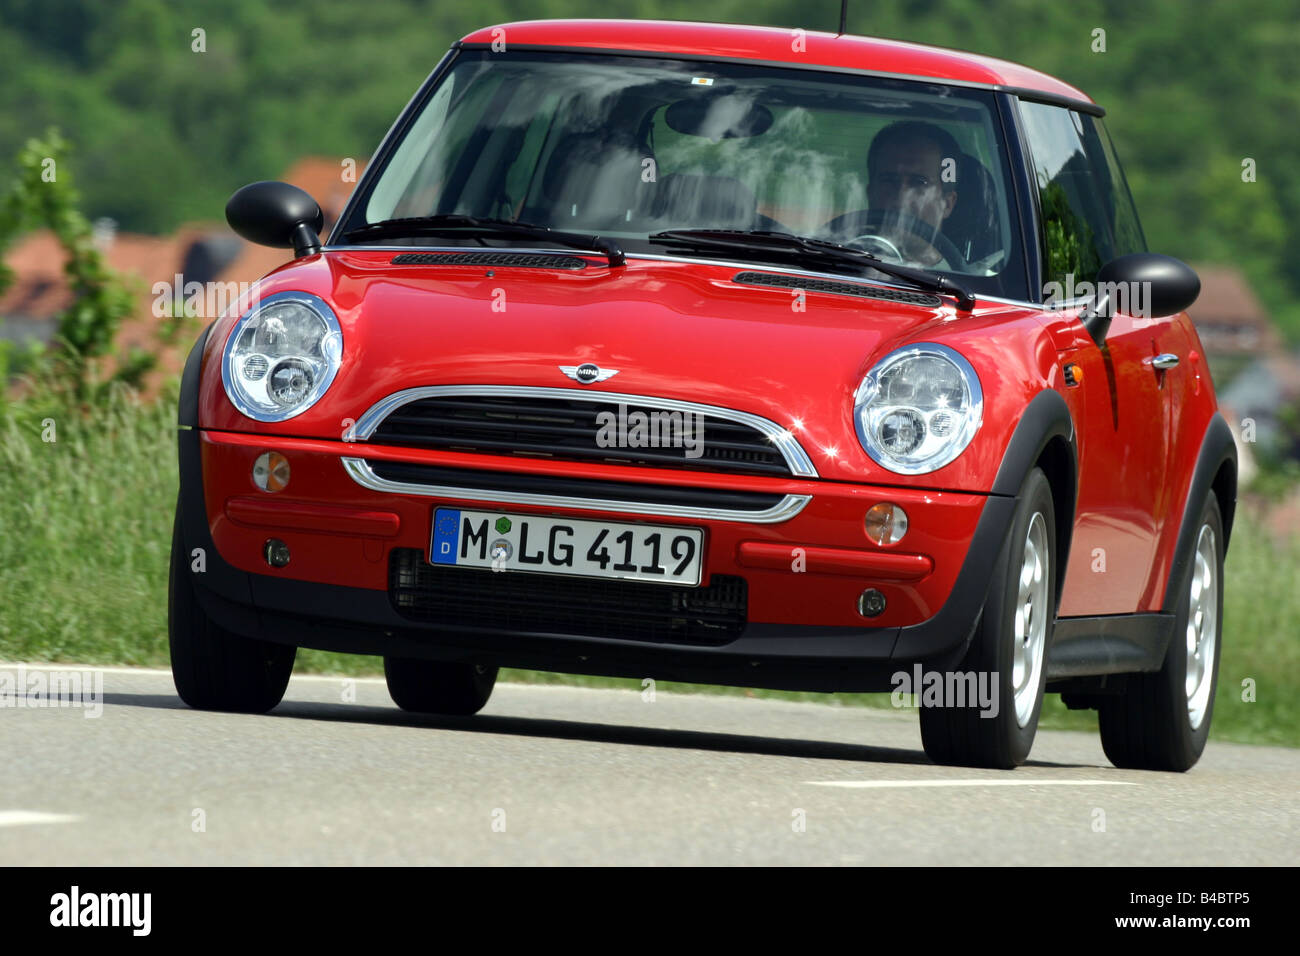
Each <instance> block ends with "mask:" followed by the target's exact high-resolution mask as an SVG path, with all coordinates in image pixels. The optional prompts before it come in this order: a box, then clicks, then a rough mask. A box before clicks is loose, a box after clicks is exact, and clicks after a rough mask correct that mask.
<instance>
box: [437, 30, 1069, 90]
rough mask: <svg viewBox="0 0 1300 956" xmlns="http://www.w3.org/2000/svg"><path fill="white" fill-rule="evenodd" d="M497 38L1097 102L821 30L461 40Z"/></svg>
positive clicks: (568, 33)
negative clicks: (939, 82)
mask: <svg viewBox="0 0 1300 956" xmlns="http://www.w3.org/2000/svg"><path fill="white" fill-rule="evenodd" d="M498 31H501V32H498ZM796 39H801V40H802V42H801V43H797V42H796ZM495 40H504V41H505V43H506V49H507V50H509V49H510V48H511V47H512V46H524V47H536V46H550V47H569V48H581V49H588V48H590V49H598V50H628V51H638V52H647V53H668V54H680V55H688V56H703V57H715V58H733V59H743V60H762V61H768V62H773V63H789V64H792V65H804V66H810V65H811V66H827V67H837V68H847V69H856V70H863V71H866V72H870V73H875V74H882V73H883V74H893V75H897V76H907V77H920V78H925V79H936V80H946V81H950V82H957V83H973V84H980V85H987V86H1003V87H1010V88H1015V89H1026V90H1035V91H1038V92H1040V93H1046V94H1048V95H1051V96H1064V97H1068V98H1069V99H1073V100H1081V101H1083V102H1086V103H1091V102H1093V101H1092V99H1091V98H1090V97H1089V96H1088V95H1087V94H1086V93H1084V92H1082V91H1081V90H1079V89H1077V88H1075V87H1073V86H1071V85H1069V84H1068V83H1063V82H1061V81H1060V80H1058V79H1056V78H1055V77H1053V76H1048V75H1047V74H1046V73H1042V72H1040V71H1038V70H1034V69H1031V68H1029V67H1027V66H1021V65H1020V64H1018V63H1010V62H1008V61H1006V60H998V59H995V58H993V57H988V56H980V55H979V54H976V53H964V52H961V51H959V50H947V49H944V48H942V47H934V46H925V45H923V44H920V43H905V42H903V41H900V40H882V39H877V38H874V37H859V36H851V35H848V34H844V35H837V34H834V33H823V32H820V31H815V30H800V31H795V30H794V29H786V28H780V27H754V26H739V25H733V24H724V23H686V22H680V21H665V20H527V21H521V22H518V23H504V24H498V25H496V26H491V27H484V28H483V29H481V30H476V31H474V32H473V33H471V34H469V35H468V36H466V37H464V38H463V39H462V41H461V42H462V43H474V44H490V43H492V42H494V41H495Z"/></svg>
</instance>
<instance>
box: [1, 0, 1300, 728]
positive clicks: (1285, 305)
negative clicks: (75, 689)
mask: <svg viewBox="0 0 1300 956" xmlns="http://www.w3.org/2000/svg"><path fill="white" fill-rule="evenodd" d="M1296 13H1297V11H1296V8H1295V4H1294V2H1293V0H1238V2H1236V3H1234V4H1232V5H1227V4H1221V3H1214V2H1210V0H1080V2H1074V3H1071V4H1061V3H1056V2H1052V0H894V2H892V3H888V4H882V3H868V2H866V0H856V2H850V5H849V19H848V29H849V32H851V33H857V34H864V35H873V36H882V37H889V38H895V39H904V40H913V41H918V42H924V43H930V44H937V45H940V46H948V47H954V48H957V49H962V50H969V51H973V52H978V53H983V54H988V55H992V56H997V57H1002V58H1005V59H1010V60H1014V61H1017V62H1021V63H1025V64H1027V65H1030V66H1033V67H1036V68H1039V69H1042V70H1045V71H1047V72H1048V73H1051V74H1053V75H1056V76H1058V77H1060V78H1062V79H1064V80H1066V81H1067V82H1070V83H1072V84H1074V85H1076V86H1078V87H1080V88H1082V89H1083V90H1085V91H1086V92H1087V93H1089V94H1090V95H1091V96H1092V97H1093V98H1094V99H1096V100H1097V101H1098V102H1099V103H1101V104H1102V105H1103V106H1105V107H1107V108H1108V111H1109V112H1108V116H1107V124H1108V126H1109V128H1110V131H1111V134H1112V136H1113V137H1114V139H1115V141H1116V144H1117V146H1118V149H1119V151H1120V155H1121V159H1122V161H1123V162H1124V164H1125V167H1126V172H1127V175H1128V178H1129V183H1130V186H1131V187H1132V190H1133V193H1134V196H1135V198H1136V200H1137V204H1138V208H1139V211H1140V213H1141V216H1142V222H1143V226H1144V228H1145V231H1146V235H1147V240H1148V244H1149V246H1150V248H1151V249H1152V250H1153V251H1158V252H1162V253H1167V254H1169V255H1174V256H1178V257H1179V258H1182V259H1184V260H1186V261H1188V262H1190V263H1191V264H1192V265H1193V266H1194V267H1195V268H1196V269H1197V271H1198V272H1199V273H1200V275H1201V279H1202V284H1203V288H1202V293H1201V297H1200V299H1199V301H1198V302H1197V303H1196V305H1195V306H1194V307H1193V308H1192V310H1191V314H1192V316H1193V319H1194V320H1195V322H1196V324H1197V327H1198V330H1199V332H1200V335H1201V338H1202V341H1203V343H1204V345H1205V349H1206V352H1207V353H1208V356H1209V360H1210V365H1211V369H1212V371H1213V374H1214V378H1215V385H1216V388H1217V389H1218V393H1219V398H1220V403H1221V405H1222V406H1223V407H1224V411H1225V416H1226V417H1227V419H1228V421H1229V423H1230V424H1231V425H1232V426H1233V428H1234V430H1236V431H1237V433H1238V437H1239V443H1238V445H1239V451H1240V454H1241V458H1242V478H1243V482H1242V499H1243V505H1242V508H1241V512H1240V513H1241V519H1240V520H1239V523H1238V525H1237V531H1236V533H1235V534H1234V536H1233V542H1232V550H1231V551H1230V553H1229V558H1228V584H1227V607H1226V615H1225V620H1226V624H1225V632H1224V635H1225V636H1224V651H1223V664H1222V671H1221V674H1220V684H1219V697H1218V702H1217V704H1216V713H1215V730H1214V732H1215V734H1216V736H1227V737H1230V738H1232V739H1239V740H1245V741H1259V742H1265V741H1268V742H1282V743H1289V744H1292V745H1297V744H1300V713H1298V712H1297V700H1298V699H1300V694H1298V693H1297V691H1298V690H1300V633H1298V632H1300V361H1298V359H1300V351H1298V349H1300V150H1298V149H1297V146H1300V135H1298V134H1297V121H1298V120H1300V60H1297V58H1296V56H1295V51H1296V50H1297V49H1300V17H1297V15H1296ZM559 17H627V18H658V19H682V20H689V19H702V18H707V19H709V20H712V21H720V22H737V23H755V24H766V25H773V26H783V27H791V28H793V27H802V28H804V29H806V30H829V31H834V30H835V29H836V28H837V25H838V20H839V3H838V0H744V2H739V0H715V2H714V3H712V4H710V5H708V6H707V7H705V8H701V7H700V6H699V4H698V3H689V2H684V0H637V2H625V3H611V2H599V3H598V2H587V0H518V2H506V0H480V2H478V3H475V4H472V5H464V4H453V3H450V2H429V0H384V2H382V3H373V4H367V5H364V6H358V5H357V4H355V3H351V2H345V0H314V2H312V3H310V4H302V5H297V6H296V7H295V8H293V9H286V8H285V5H271V4H266V3H264V2H262V0H205V2H201V3H200V2H190V0H116V2H114V3H112V4H105V3H102V2H96V0H0V170H3V171H4V172H5V173H6V175H4V176H3V178H2V179H0V184H3V185H2V186H0V253H2V255H3V259H2V261H3V266H2V267H0V384H3V387H4V389H5V400H4V403H3V412H2V413H0V659H8V660H15V659H26V660H79V661H89V662H96V661H97V662H104V663H109V662H112V663H141V664H165V663H166V661H167V654H166V586H165V579H166V556H167V549H168V547H169V543H170V528H171V509H172V503H173V502H174V500H175V490H176V485H175V470H176V469H175V458H174V454H175V452H174V448H175V445H174V437H173V428H174V424H173V423H174V409H175V388H176V377H177V375H178V373H179V369H180V365H181V363H182V362H183V359H184V356H185V354H186V352H187V351H188V349H189V346H190V344H191V343H192V341H193V339H194V337H195V336H196V335H197V334H198V332H199V330H200V329H201V328H202V327H203V326H204V325H206V324H207V323H208V322H209V321H211V319H212V318H214V317H215V316H213V315H208V314H207V313H206V311H205V310H204V309H203V308H195V307H193V304H192V305H191V307H190V308H188V309H187V308H186V307H185V305H184V301H183V300H184V295H183V294H182V295H181V296H177V297H175V298H174V299H168V302H169V304H167V305H166V307H165V308H159V307H158V303H159V298H160V295H159V291H158V289H156V288H155V283H167V284H169V285H168V288H170V284H172V283H174V282H175V280H176V278H177V277H178V276H184V281H185V282H199V283H205V282H220V283H229V282H252V281H254V280H256V279H257V278H259V277H260V276H261V275H263V274H265V273H266V272H267V271H269V270H270V269H272V268H274V267H275V266H276V265H278V264H279V263H281V262H283V261H285V260H286V259H287V258H289V256H288V254H287V250H286V251H285V252H280V251H278V250H272V249H265V248H259V247H253V246H249V245H247V244H245V243H244V242H242V241H241V240H239V239H238V238H236V237H235V236H234V234H233V233H231V232H230V230H229V229H228V228H227V227H226V226H225V224H224V221H223V209H224V205H225V202H226V199H227V198H228V197H229V196H230V194H231V193H232V192H233V191H234V190H235V189H237V188H238V187H239V186H241V185H244V184H246V183H248V182H252V181H255V180H260V179H285V180H288V181H290V182H293V183H295V184H296V185H299V186H301V187H302V188H304V189H306V190H307V191H308V192H310V193H311V194H312V195H313V196H314V197H315V198H316V199H317V201H319V202H320V203H321V205H322V207H323V208H324V209H325V210H326V215H327V224H328V222H329V221H330V217H332V216H333V215H336V214H337V213H338V212H339V211H340V210H341V208H342V205H343V203H344V202H345V201H346V198H347V196H348V194H349V192H350V191H351V189H352V188H353V184H354V182H355V177H356V176H359V175H360V173H361V171H362V170H363V169H364V167H365V164H366V160H367V157H368V156H369V154H370V151H371V150H372V149H373V148H374V147H375V146H376V145H377V144H378V142H379V139H380V138H381V137H382V135H383V134H384V132H385V131H386V130H387V128H388V126H389V125H390V124H391V123H392V121H393V120H394V118H395V117H396V116H397V113H398V112H399V110H400V109H401V108H402V106H403V105H404V104H405V103H406V102H407V100H408V99H409V98H410V96H411V95H412V93H413V92H414V91H415V90H416V88H417V87H418V85H419V84H420V83H421V82H422V81H423V80H424V78H425V77H426V76H427V75H428V73H429V72H430V70H432V68H433V66H434V65H435V64H436V63H437V61H438V60H439V58H440V57H441V56H442V54H443V53H444V51H445V50H446V49H447V47H448V45H449V44H450V43H451V42H453V41H454V40H456V39H458V38H459V37H460V36H462V35H464V34H466V33H468V32H470V31H471V30H473V29H476V28H479V27H482V26H487V25H491V24H494V23H501V22H508V21H511V20H524V19H542V18H559ZM167 296H170V292H169V293H167V295H166V296H164V298H166V297H167ZM299 667H300V668H314V669H325V670H340V671H341V670H347V671H349V672H375V671H377V670H378V668H379V662H378V661H377V660H370V659H364V658H356V659H341V658H337V657H333V656H331V655H324V654H313V653H302V654H300V658H299ZM517 676H522V675H517ZM530 679H553V678H544V677H537V676H534V677H532V678H530ZM629 686H631V684H629ZM1248 697H1249V698H1250V699H1246V698H1248ZM1093 719H1095V718H1093V717H1092V715H1091V714H1065V713H1064V712H1062V711H1060V710H1059V709H1053V710H1051V711H1050V712H1049V713H1048V716H1047V718H1046V719H1045V723H1046V725H1047V726H1052V725H1053V724H1054V722H1055V725H1057V726H1080V725H1086V723H1087V722H1088V721H1089V720H1093Z"/></svg>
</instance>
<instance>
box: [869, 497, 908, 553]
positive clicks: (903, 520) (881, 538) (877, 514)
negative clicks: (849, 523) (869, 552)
mask: <svg viewBox="0 0 1300 956" xmlns="http://www.w3.org/2000/svg"><path fill="white" fill-rule="evenodd" d="M866 528H867V537H868V538H870V539H871V540H872V541H874V542H875V543H876V544H898V542H900V541H902V540H903V535H905V534H907V512H906V511H904V510H903V509H902V508H900V507H898V505H896V504H892V503H890V502H888V501H882V502H880V503H879V504H875V505H872V506H871V507H870V508H869V509H867V517H866Z"/></svg>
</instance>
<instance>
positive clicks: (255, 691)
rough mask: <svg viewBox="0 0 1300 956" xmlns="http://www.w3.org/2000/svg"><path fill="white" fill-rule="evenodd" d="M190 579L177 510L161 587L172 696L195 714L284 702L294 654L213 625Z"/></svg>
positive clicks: (247, 710)
mask: <svg viewBox="0 0 1300 956" xmlns="http://www.w3.org/2000/svg"><path fill="white" fill-rule="evenodd" d="M190 574H191V572H190V561H189V551H188V549H187V548H186V547H185V542H184V541H183V540H182V535H181V519H180V511H179V508H178V509H177V514H176V521H175V523H174V525H173V527H172V557H171V572H170V574H169V575H168V582H167V639H168V644H169V646H170V649H171V662H172V680H173V681H174V682H175V684H176V693H178V694H180V697H181V700H183V701H185V703H187V704H189V705H190V706H191V707H193V708H195V709H197V710H220V711H229V712H234V713H241V714H263V713H266V712H267V711H268V710H270V709H271V708H273V707H275V705H276V704H278V703H280V701H281V700H282V699H283V697H284V691H285V688H286V687H288V686H289V675H290V674H291V673H292V672H293V660H294V657H295V656H297V653H298V648H296V647H294V646H293V645H291V644H274V643H271V642H269V641H259V640H255V639H252V638H247V637H243V636H242V635H239V634H234V633H232V632H231V631H228V630H226V629H225V628H223V627H221V626H220V625H218V624H217V623H216V622H215V621H213V620H212V619H211V618H210V617H208V615H207V614H205V613H204V611H203V608H202V607H200V606H199V602H198V601H197V600H196V599H195V596H194V584H193V582H192V581H191V580H190Z"/></svg>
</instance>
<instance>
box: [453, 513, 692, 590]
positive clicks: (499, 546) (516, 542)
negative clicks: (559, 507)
mask: <svg viewBox="0 0 1300 956" xmlns="http://www.w3.org/2000/svg"><path fill="white" fill-rule="evenodd" d="M429 563H431V564H455V565H459V566H461V567H472V568H497V569H499V570H502V571H532V572H534V573H537V574H571V575H577V576H579V577H585V578H623V579H626V580H631V581H652V582H658V583H660V584H676V585H678V586H681V585H688V586H691V587H698V586H699V583H700V575H701V569H702V568H703V567H704V531H703V530H702V529H700V528H676V527H670V526H664V525H649V524H619V523H617V522H613V521H585V520H582V521H580V520H577V519H573V518H555V517H550V516H547V515H518V514H506V513H504V512H500V511H461V510H459V509H456V508H439V509H438V510H437V511H435V512H434V516H433V536H432V540H431V541H430V545H429Z"/></svg>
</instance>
